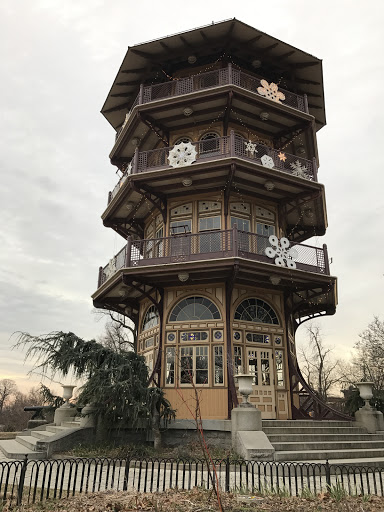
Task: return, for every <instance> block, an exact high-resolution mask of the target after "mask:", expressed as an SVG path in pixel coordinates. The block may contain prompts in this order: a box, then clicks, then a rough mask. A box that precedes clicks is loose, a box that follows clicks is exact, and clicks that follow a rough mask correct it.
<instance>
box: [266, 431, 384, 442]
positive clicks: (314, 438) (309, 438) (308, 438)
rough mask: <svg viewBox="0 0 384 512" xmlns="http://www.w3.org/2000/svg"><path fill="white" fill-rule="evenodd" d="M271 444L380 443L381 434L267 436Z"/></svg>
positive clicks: (383, 440) (382, 439) (383, 439)
mask: <svg viewBox="0 0 384 512" xmlns="http://www.w3.org/2000/svg"><path fill="white" fill-rule="evenodd" d="M268 439H269V440H270V442H271V443H272V444H275V443H289V442H293V443H295V442H297V443H299V442H301V443H307V442H320V441H321V442H328V441H340V442H343V441H382V442H383V443H384V435H383V434H367V433H365V434H268Z"/></svg>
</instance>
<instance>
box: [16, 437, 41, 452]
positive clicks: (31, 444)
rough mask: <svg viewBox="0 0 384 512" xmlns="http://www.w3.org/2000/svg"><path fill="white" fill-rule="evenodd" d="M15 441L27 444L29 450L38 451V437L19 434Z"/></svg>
mask: <svg viewBox="0 0 384 512" xmlns="http://www.w3.org/2000/svg"><path fill="white" fill-rule="evenodd" d="M15 441H16V442H17V443H20V444H21V445H23V446H25V447H26V448H28V449H29V450H34V451H37V448H36V445H37V443H38V441H39V439H37V437H34V436H28V435H25V436H17V437H16V439H15Z"/></svg>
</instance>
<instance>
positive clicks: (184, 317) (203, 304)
mask: <svg viewBox="0 0 384 512" xmlns="http://www.w3.org/2000/svg"><path fill="white" fill-rule="evenodd" d="M220 319H221V315H220V312H219V310H218V309H217V307H216V306H215V304H214V303H213V302H212V301H211V300H209V299H207V298H205V297H188V298H186V299H183V300H181V301H180V302H179V303H178V304H176V306H175V307H174V308H173V310H172V312H171V314H170V315H169V321H170V322H188V321H191V320H192V321H196V320H220Z"/></svg>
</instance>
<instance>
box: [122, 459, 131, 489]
mask: <svg viewBox="0 0 384 512" xmlns="http://www.w3.org/2000/svg"><path fill="white" fill-rule="evenodd" d="M130 464H131V459H125V471H124V483H123V491H126V490H127V489H128V478H129V466H130Z"/></svg>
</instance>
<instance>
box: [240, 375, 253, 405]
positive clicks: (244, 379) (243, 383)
mask: <svg viewBox="0 0 384 512" xmlns="http://www.w3.org/2000/svg"><path fill="white" fill-rule="evenodd" d="M253 379H254V375H250V374H249V373H248V374H239V375H237V382H238V383H239V393H240V394H241V396H242V397H243V401H242V403H241V404H240V407H252V404H250V403H249V400H248V397H249V395H250V394H251V393H252V384H253Z"/></svg>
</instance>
